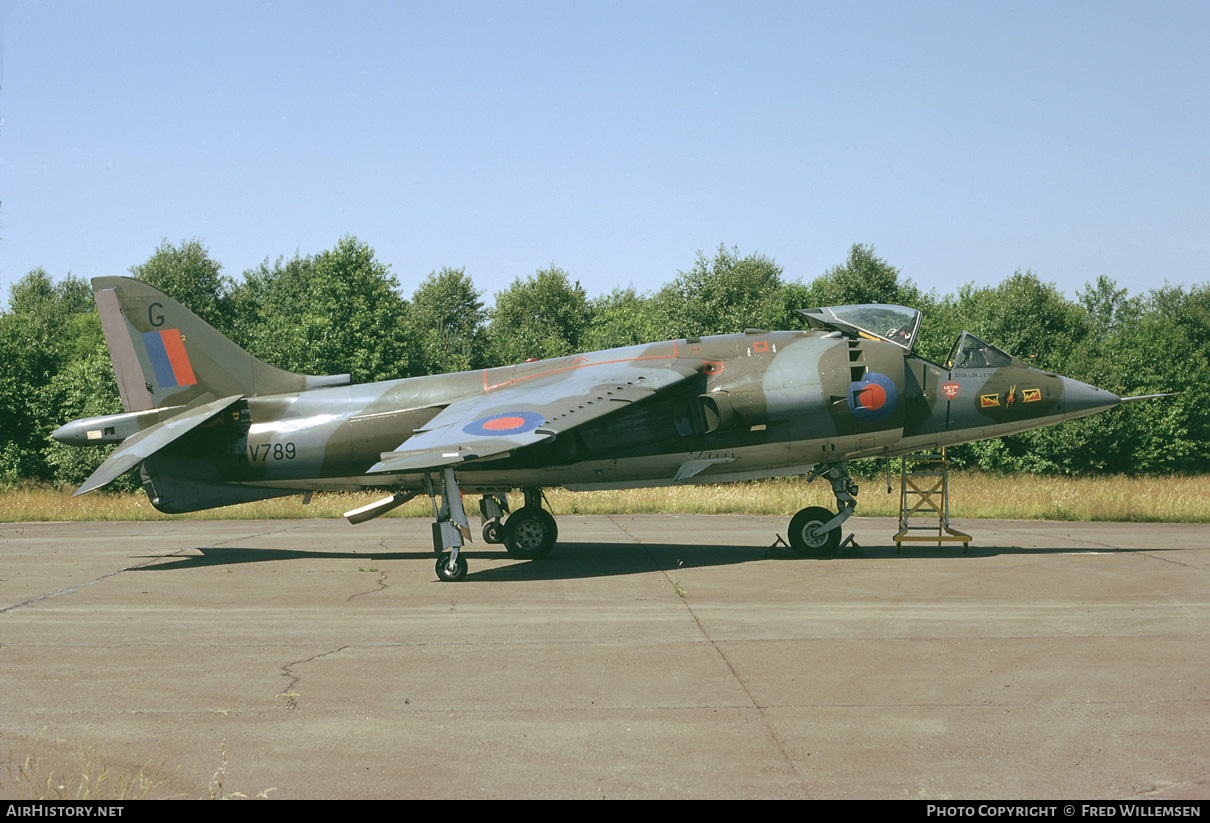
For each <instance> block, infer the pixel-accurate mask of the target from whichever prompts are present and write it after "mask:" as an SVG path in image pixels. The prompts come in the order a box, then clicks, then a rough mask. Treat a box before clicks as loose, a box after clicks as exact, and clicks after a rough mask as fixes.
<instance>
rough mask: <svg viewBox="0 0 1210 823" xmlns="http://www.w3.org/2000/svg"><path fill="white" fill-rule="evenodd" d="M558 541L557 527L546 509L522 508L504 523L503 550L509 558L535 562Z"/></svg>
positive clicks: (544, 555) (548, 552)
mask: <svg viewBox="0 0 1210 823" xmlns="http://www.w3.org/2000/svg"><path fill="white" fill-rule="evenodd" d="M558 539H559V526H558V524H557V523H555V519H554V518H553V517H551V516H550V513H549V512H547V511H546V509H543V508H539V507H538V506H524V507H522V508H520V509H517V511H515V512H513V513H512V514H510V515H509V516H508V519H507V520H505V521H504V548H506V549H507V550H508V554H509V556H510V557H517V558H520V559H522V560H537V559H538V558H539V557H546V555H548V554H550V552H551V550H552V549H554V547H555V541H556V540H558Z"/></svg>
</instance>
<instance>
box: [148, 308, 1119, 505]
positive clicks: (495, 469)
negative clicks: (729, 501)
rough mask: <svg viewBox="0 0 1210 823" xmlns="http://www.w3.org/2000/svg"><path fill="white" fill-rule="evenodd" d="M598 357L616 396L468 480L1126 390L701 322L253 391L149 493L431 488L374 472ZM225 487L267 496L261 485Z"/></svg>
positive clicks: (616, 482)
mask: <svg viewBox="0 0 1210 823" xmlns="http://www.w3.org/2000/svg"><path fill="white" fill-rule="evenodd" d="M682 358H684V359H686V360H687V361H688V362H690V363H692V362H693V361H699V360H704V361H706V364H707V365H706V369H705V370H704V371H703V372H702V373H700V374H698V375H696V376H694V377H692V378H690V379H688V380H687V381H685V382H683V383H681V384H678V385H676V386H673V387H672V388H669V389H667V390H664V391H660V392H652V393H649V394H645V395H644V396H640V397H637V398H636V397H628V396H627V390H628V388H631V387H629V386H628V385H627V382H628V381H626V380H625V379H624V378H625V376H626V371H627V370H633V371H634V376H635V379H636V380H641V379H643V377H644V375H645V373H646V372H648V371H650V370H651V369H652V368H660V367H668V368H671V367H673V366H674V365H675V364H676V363H677V361H679V360H681V359H682ZM619 366H621V367H623V368H622V369H621V370H619ZM627 366H628V367H630V368H629V369H627V368H626V367H627ZM606 367H608V368H606ZM593 370H600V371H601V372H602V374H601V380H602V382H601V385H600V388H599V392H598V394H597V395H596V396H595V397H594V398H593V399H591V400H589V401H588V402H589V403H604V404H611V405H614V406H616V407H617V408H615V409H613V410H612V411H611V412H610V413H609V414H607V415H604V416H601V417H597V418H595V419H592V420H590V421H588V422H586V423H584V424H582V425H576V426H572V427H569V428H568V429H567V430H566V431H561V432H560V433H559V434H558V435H557V436H555V437H554V438H553V439H552V440H549V441H547V442H542V443H537V444H535V445H532V446H529V447H527V448H525V449H523V450H520V451H518V452H517V453H516V454H515V455H513V456H507V457H502V458H498V459H493V460H484V461H479V462H467V463H465V464H463V465H461V466H460V467H459V470H458V476H459V481H460V483H461V484H462V487H463V489H464V490H465V491H467V492H478V491H500V490H508V489H513V488H520V487H545V486H563V487H566V488H569V489H597V488H619V487H630V486H659V485H669V484H674V483H707V482H716V481H724V480H740V479H753V478H761V477H774V476H779V475H786V474H799V473H803V472H806V471H808V470H809V469H810V468H811V467H812V466H813V465H815V464H817V463H823V462H834V461H837V460H843V459H850V460H851V459H856V458H862V457H877V456H883V455H897V454H903V453H908V452H912V451H918V450H921V449H929V448H934V447H937V446H942V445H949V444H953V443H959V442H965V441H969V440H977V439H982V438H989V437H998V436H1001V435H1005V434H1011V433H1014V432H1019V431H1024V430H1026V429H1031V428H1037V427H1038V426H1041V425H1048V424H1051V423H1058V422H1061V421H1063V420H1069V419H1072V418H1075V417H1080V416H1083V415H1085V414H1091V413H1093V412H1095V411H1099V410H1100V409H1103V408H1106V407H1108V406H1110V405H1113V404H1114V403H1116V402H1117V398H1116V397H1115V396H1114V395H1112V394H1110V393H1108V392H1104V391H1101V390H1099V389H1096V388H1094V387H1092V386H1088V385H1086V384H1083V383H1079V382H1077V381H1074V380H1070V379H1067V378H1063V377H1060V376H1058V375H1055V374H1052V373H1047V372H1042V371H1038V370H1036V369H1031V368H1028V367H1025V366H1023V365H1011V366H1008V367H1001V368H996V369H991V368H982V369H965V370H958V369H952V370H951V369H946V368H943V367H941V366H938V365H936V364H933V363H931V362H929V361H927V360H924V359H921V358H918V357H915V356H913V355H907V354H905V352H904V351H903V350H902V349H901V348H899V347H898V346H895V345H894V344H891V343H885V342H881V341H873V340H851V339H845V338H839V339H838V338H835V337H828V336H826V335H824V334H823V333H820V332H760V333H756V334H752V333H748V334H739V335H726V336H720V337H706V338H701V339H694V338H690V339H688V340H679V341H673V342H667V343H659V344H654V345H648V346H638V347H631V348H625V349H613V350H608V351H603V352H595V353H592V354H589V355H582V356H574V357H565V358H560V359H556V360H546V361H539V362H533V363H525V364H521V365H517V366H510V367H505V368H499V369H488V370H484V371H478V372H469V373H462V374H450V375H436V376H432V377H420V378H412V379H405V380H394V381H387V382H382V383H369V384H362V385H355V386H338V387H332V388H321V389H312V390H309V391H303V392H297V393H290V394H280V395H271V396H266V397H250V398H246V399H245V400H242V401H240V402H238V403H237V404H236V405H235V406H233V407H232V408H231V409H229V410H228V411H227V412H226V413H224V414H222V415H221V416H220V417H219V418H218V419H217V420H215V421H214V422H212V423H210V424H208V425H205V426H202V427H199V428H197V429H195V430H194V431H192V432H190V433H189V434H187V435H186V436H184V437H182V438H181V439H180V440H178V441H177V442H175V443H173V444H172V445H170V446H169V447H168V448H166V449H164V450H163V451H161V452H159V453H157V454H156V455H155V456H154V457H152V458H151V459H150V460H149V461H148V462H149V463H151V464H152V465H149V466H148V467H147V468H148V471H147V472H146V473H147V474H148V475H150V482H151V484H152V485H153V486H154V489H152V488H149V491H154V494H153V495H152V496H153V499H156V500H158V501H159V502H158V505H160V506H161V507H163V508H165V509H166V510H180V511H184V510H189V509H192V508H195V507H200V506H197V502H196V501H197V500H206V501H212V500H213V496H214V495H215V494H219V495H220V496H226V495H223V493H222V492H221V491H220V488H219V484H238V485H240V486H247V485H251V486H254V487H269V488H274V489H280V490H283V491H285V490H289V491H297V490H302V489H360V488H367V487H389V488H404V489H408V488H420V486H421V484H422V482H423V477H424V473H423V472H417V473H399V474H393V473H392V474H373V475H371V474H367V473H366V472H367V471H368V470H369V469H370V468H371V467H372V466H374V465H375V464H376V463H378V462H379V460H380V456H381V455H383V454H384V453H388V452H392V451H393V450H395V449H397V448H399V447H400V445H401V444H403V443H404V442H405V441H407V440H408V439H409V438H410V437H411V436H412V435H413V432H415V431H416V430H418V429H421V428H422V427H423V426H424V425H425V424H426V423H428V422H429V421H430V420H431V419H432V418H433V417H434V416H435V415H436V414H437V413H438V412H439V411H440V410H441V409H442V408H443V407H445V406H446V405H448V404H450V403H451V402H453V401H456V400H459V399H462V398H466V397H472V396H474V395H477V394H490V393H491V392H492V391H498V390H500V389H501V388H503V387H506V386H514V385H516V384H518V383H522V382H527V381H534V382H535V383H539V384H541V386H542V388H543V389H548V390H549V392H550V394H551V396H552V397H558V396H559V384H560V382H561V381H562V380H564V379H567V377H569V376H570V375H571V374H573V373H577V372H581V371H585V372H592V371H593ZM606 372H608V373H606ZM619 374H621V375H622V377H621V378H619V377H618V375H619ZM555 409H559V410H560V411H561V412H562V413H563V414H565V415H569V416H573V417H574V414H575V412H574V411H567V410H563V409H562V408H561V407H560V405H559V404H558V403H557V402H552V404H551V408H550V409H543V408H541V406H535V405H534V404H525V408H524V409H523V410H519V412H520V411H526V412H536V413H539V414H543V413H549V412H550V411H553V410H555ZM468 439H469V437H468ZM201 486H206V487H210V488H209V489H203V488H200V487H201ZM266 491H267V489H266ZM227 495H230V496H232V497H235V498H238V499H240V500H243V499H248V498H249V497H250V496H251V497H260V496H262V495H260V494H257V493H256V492H254V491H253V490H252V489H246V490H242V491H241V490H239V489H230V490H229V492H227ZM191 500H193V501H194V502H190V501H191ZM232 502H235V501H234V500H233V501H232ZM208 505H215V503H214V502H209V503H208Z"/></svg>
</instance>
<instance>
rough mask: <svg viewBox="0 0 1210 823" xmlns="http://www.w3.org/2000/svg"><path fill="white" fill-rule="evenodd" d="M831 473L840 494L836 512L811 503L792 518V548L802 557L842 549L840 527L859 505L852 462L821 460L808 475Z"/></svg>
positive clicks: (809, 479)
mask: <svg viewBox="0 0 1210 823" xmlns="http://www.w3.org/2000/svg"><path fill="white" fill-rule="evenodd" d="M821 476H822V477H827V478H828V480H829V481H830V482H831V484H832V494H833V495H835V497H836V508H837V509H838V511H837V513H836V514H832V512H830V511H828V510H827V509H825V508H822V507H821V506H808V507H807V508H805V509H802V510H801V511H799V512H798V514H796V515H794V517H793V519H791V520H790V535H789V537H790V548H791V549H792V550H793V551H794V553H795V554H796V555H798V556H799V557H833V556H835V555H836V553H837V552H838V551H839V550H840V527H841V525H842V524H843V523H844V522H845V521H846V520H848V519H849V518H850V517H851V516H852V515H853V512H854V511H855V510H856V509H857V498H856V494H857V491H858V488H857V484H856V483H854V482H853V479H852V478H851V477H849V462H848V461H847V460H843V461H841V462H839V463H821V464H819V465H818V466H816V467H815V470H814V471H812V472H811V474H810V475H809V476H808V477H807V482H808V483H810V482H811V481H812V480H814V479H815V478H817V477H821Z"/></svg>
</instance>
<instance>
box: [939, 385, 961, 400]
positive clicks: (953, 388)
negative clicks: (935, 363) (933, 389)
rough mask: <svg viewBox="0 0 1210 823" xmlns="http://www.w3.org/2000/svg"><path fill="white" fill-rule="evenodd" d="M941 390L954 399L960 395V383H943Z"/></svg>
mask: <svg viewBox="0 0 1210 823" xmlns="http://www.w3.org/2000/svg"><path fill="white" fill-rule="evenodd" d="M941 391H942V392H943V393H944V394H945V396H946V397H948V398H949V399H950V400H953V399H954V398H955V397H957V396H958V384H957V383H942V384H941Z"/></svg>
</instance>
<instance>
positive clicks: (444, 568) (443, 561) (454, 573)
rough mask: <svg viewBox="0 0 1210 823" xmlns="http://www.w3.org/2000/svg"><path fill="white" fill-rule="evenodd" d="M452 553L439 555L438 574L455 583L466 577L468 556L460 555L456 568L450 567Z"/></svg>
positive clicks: (455, 564)
mask: <svg viewBox="0 0 1210 823" xmlns="http://www.w3.org/2000/svg"><path fill="white" fill-rule="evenodd" d="M449 565H450V553H449V552H445V553H444V554H442V555H440V556H438V558H437V566H436V572H437V576H438V577H439V578H441V579H442V580H444V581H445V582H447V583H454V582H457V581H459V580H461V579H462V578H464V577H466V569H467V565H466V558H465V557H463V556H462V555H458V559H457V560H456V561H455V562H454V568H452V569H451V568H450V567H449Z"/></svg>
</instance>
